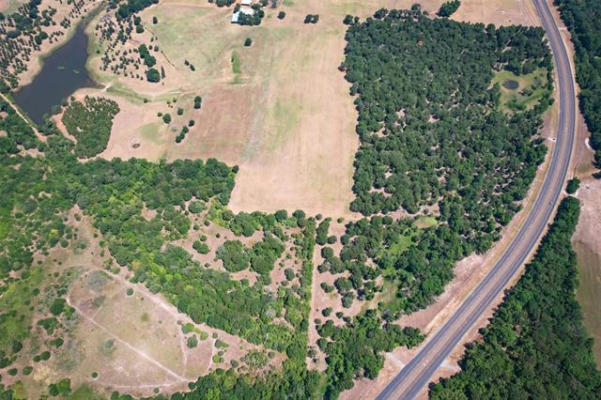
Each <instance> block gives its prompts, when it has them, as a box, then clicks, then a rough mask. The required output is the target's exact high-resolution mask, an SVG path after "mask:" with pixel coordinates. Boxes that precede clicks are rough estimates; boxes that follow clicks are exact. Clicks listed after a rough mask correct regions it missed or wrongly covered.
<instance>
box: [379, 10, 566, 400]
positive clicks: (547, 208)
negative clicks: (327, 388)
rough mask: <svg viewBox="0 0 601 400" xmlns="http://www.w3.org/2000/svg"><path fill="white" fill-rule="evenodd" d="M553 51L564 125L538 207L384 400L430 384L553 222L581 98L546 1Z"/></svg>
mask: <svg viewBox="0 0 601 400" xmlns="http://www.w3.org/2000/svg"><path fill="white" fill-rule="evenodd" d="M533 1H534V4H535V6H536V10H537V12H538V14H539V16H540V19H541V22H542V25H543V28H544V29H545V31H546V32H547V37H548V39H549V44H550V45H551V49H552V50H553V56H554V59H555V67H556V72H557V74H558V79H559V87H558V88H557V90H559V122H558V126H557V128H558V131H557V141H556V143H555V147H554V150H553V155H552V159H551V163H550V165H549V169H548V171H547V174H546V176H545V180H544V182H543V185H542V187H541V189H540V192H539V194H538V197H537V198H536V201H535V203H534V206H533V207H532V209H531V210H530V213H529V214H528V217H527V219H526V221H525V223H524V225H523V226H522V228H521V229H520V231H519V232H518V234H517V235H516V237H515V238H514V239H513V241H512V242H511V244H510V245H509V247H508V248H507V249H506V251H505V253H504V254H503V255H502V256H501V258H500V259H499V260H498V261H497V263H496V264H495V265H494V267H493V268H492V269H491V271H490V272H489V273H488V274H487V275H486V277H485V278H484V279H483V280H482V281H481V282H480V284H479V285H478V286H477V287H476V288H475V289H474V291H473V292H472V293H471V294H470V295H469V296H468V297H467V299H466V300H465V301H464V302H463V304H462V305H461V306H460V307H459V309H457V311H456V312H455V313H454V314H453V315H452V316H451V318H450V319H449V320H448V321H447V322H446V323H445V324H444V326H443V327H442V328H440V329H439V330H438V331H437V332H436V334H435V335H434V336H432V337H431V338H430V339H429V341H428V342H427V343H426V344H425V346H424V347H423V348H422V349H421V350H420V352H419V353H418V354H417V355H416V356H415V357H414V358H413V360H411V362H409V363H408V364H407V365H406V366H405V367H404V368H403V369H402V370H401V372H399V374H398V375H397V376H396V377H395V378H394V379H393V380H392V381H391V382H390V383H389V384H388V386H387V387H386V388H385V389H384V390H383V391H382V392H381V393H380V395H379V396H378V399H379V400H384V399H403V400H405V399H407V400H410V399H413V398H415V397H416V396H417V395H418V394H419V392H420V391H421V390H422V389H423V388H424V386H425V385H426V384H428V382H430V380H431V378H432V375H433V374H434V372H435V371H436V370H437V369H438V367H439V366H440V364H441V363H442V362H443V361H444V360H445V359H446V358H447V357H448V356H449V354H451V352H452V351H453V349H454V348H455V346H457V344H458V343H459V341H460V340H461V338H462V337H463V336H464V335H465V334H466V333H467V332H468V330H469V329H470V328H472V327H473V325H474V324H475V323H476V321H477V320H478V318H480V316H481V315H482V314H483V312H484V311H485V310H486V309H487V308H488V307H490V305H491V303H492V302H493V300H494V299H495V298H496V297H497V296H498V295H499V293H501V291H502V290H503V288H504V287H505V286H506V285H507V283H508V282H509V280H510V279H511V278H512V277H513V276H514V275H515V274H516V272H517V271H518V269H519V268H520V266H521V265H523V263H524V261H525V260H526V257H528V255H529V254H530V253H531V251H532V250H533V249H534V248H535V246H536V244H537V242H538V239H539V238H540V236H541V235H542V233H543V231H544V229H545V227H546V225H547V223H548V222H549V220H550V218H551V216H552V214H553V210H554V209H555V206H556V205H557V202H558V200H559V196H560V194H561V192H562V188H563V184H564V182H565V179H566V176H567V173H568V167H569V164H570V157H571V154H572V146H573V143H574V135H575V125H576V98H575V92H574V81H573V77H572V68H571V66H570V60H569V58H568V53H567V50H566V48H565V46H564V43H563V40H562V38H561V34H560V33H559V28H558V27H557V25H556V24H555V20H554V19H553V16H552V14H551V11H550V9H549V5H548V4H547V0H533Z"/></svg>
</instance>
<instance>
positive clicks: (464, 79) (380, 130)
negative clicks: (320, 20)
mask: <svg viewBox="0 0 601 400" xmlns="http://www.w3.org/2000/svg"><path fill="white" fill-rule="evenodd" d="M345 22H346V23H347V24H349V25H350V27H349V29H348V32H347V34H346V38H347V41H348V44H347V47H346V51H345V52H346V58H345V60H344V62H343V63H342V65H341V66H340V69H341V70H342V71H344V72H345V74H346V78H347V79H348V80H349V82H351V83H352V86H351V94H352V95H355V105H356V107H357V110H358V111H359V119H358V123H357V133H358V134H359V137H360V139H361V146H360V148H359V151H358V153H357V155H356V159H355V175H354V180H355V183H354V186H353V190H354V191H355V193H356V198H355V200H354V201H353V203H352V204H351V208H352V209H353V210H355V211H360V212H361V213H363V214H364V215H366V216H371V217H370V218H365V219H363V220H360V221H357V222H353V223H349V224H347V226H346V233H345V235H343V236H342V237H341V243H342V244H343V245H344V247H343V249H342V250H341V251H340V254H339V255H336V254H334V252H333V251H332V249H331V248H328V247H326V248H324V249H322V256H323V258H324V260H325V261H324V263H323V264H322V265H320V266H319V269H320V271H321V272H326V271H329V272H331V273H333V274H341V273H343V272H344V273H350V277H345V276H340V278H339V279H337V281H336V283H335V287H336V289H337V290H338V292H339V294H340V295H341V297H342V301H343V305H345V306H349V305H350V304H352V302H353V299H355V298H356V299H360V300H370V299H372V298H373V297H374V296H375V295H376V293H378V292H380V291H382V290H383V287H382V285H378V284H376V278H378V277H379V276H380V275H383V276H384V278H385V279H386V280H387V281H389V282H392V284H393V287H394V290H396V293H397V295H396V296H395V298H394V299H393V300H391V301H388V302H386V303H380V304H379V305H378V306H379V309H380V311H381V312H382V316H383V317H384V318H386V319H388V320H394V319H396V318H398V317H399V316H400V315H401V314H403V313H410V312H413V311H416V310H417V309H420V308H423V307H425V306H427V305H428V304H430V303H431V302H432V300H433V299H434V297H435V296H436V295H438V294H440V293H441V292H442V290H443V288H444V286H445V284H446V283H447V282H448V281H449V280H450V279H451V278H452V275H453V272H452V269H453V265H454V263H455V262H456V261H457V260H459V259H461V258H463V257H465V256H467V255H469V254H471V253H473V252H484V251H486V250H487V249H488V248H490V246H491V245H492V243H493V242H494V241H495V240H497V239H498V237H499V234H500V230H501V229H502V227H503V226H505V225H506V224H507V223H508V222H509V221H510V220H511V218H512V216H513V215H514V214H515V212H517V211H518V210H519V209H520V200H522V199H523V198H524V195H525V194H526V191H527V189H528V187H529V185H530V183H531V182H532V179H533V178H534V175H535V173H536V169H537V166H538V165H539V164H540V162H541V161H542V160H543V158H544V155H545V150H546V147H545V146H544V145H543V143H542V139H541V138H539V137H537V133H538V130H539V128H540V127H541V125H542V114H543V112H544V111H545V110H546V109H547V108H548V106H549V104H550V103H551V101H552V100H551V97H550V93H551V91H550V89H551V81H552V80H551V79H549V80H548V82H549V83H548V88H547V89H548V90H547V93H546V95H545V96H544V97H543V98H542V100H541V101H540V102H539V103H538V104H535V105H534V106H533V107H530V108H527V109H524V110H522V111H516V112H513V113H505V112H504V111H503V110H502V109H501V107H500V102H499V101H500V100H499V96H500V95H499V90H500V89H499V87H498V85H491V81H492V79H493V76H494V74H495V72H497V71H503V70H510V71H512V72H513V73H514V74H517V75H519V74H522V73H530V72H532V71H533V70H536V69H543V70H546V73H547V75H548V74H550V73H551V67H552V66H551V61H550V60H551V58H550V57H551V56H550V52H549V49H548V47H547V45H546V43H545V41H544V40H543V34H544V32H543V30H542V29H540V28H524V27H502V28H495V27H494V26H492V25H489V26H484V25H482V24H465V23H458V22H454V21H450V20H448V19H432V18H429V17H427V16H426V15H424V14H423V13H422V12H421V10H420V8H419V6H414V7H413V9H412V10H410V11H397V10H393V11H388V10H385V9H382V10H379V11H377V12H376V13H375V14H374V18H368V19H367V20H366V21H365V22H361V23H360V22H357V20H353V19H352V18H346V19H345ZM399 209H400V210H401V211H402V213H401V216H402V215H407V217H406V218H401V219H398V218H393V217H392V216H391V215H393V214H390V215H388V214H389V213H393V212H398V210H399ZM408 213H410V214H417V215H424V214H425V215H431V216H432V217H433V218H432V219H433V220H434V223H433V224H430V225H429V226H427V227H424V228H420V229H416V226H415V223H416V221H418V219H419V218H418V219H415V218H413V217H412V216H411V215H410V214H408ZM383 214H384V215H383ZM374 265H375V266H377V268H374V267H373V266H374ZM322 289H323V290H324V291H326V292H328V291H331V290H333V288H332V287H328V286H326V287H323V288H322Z"/></svg>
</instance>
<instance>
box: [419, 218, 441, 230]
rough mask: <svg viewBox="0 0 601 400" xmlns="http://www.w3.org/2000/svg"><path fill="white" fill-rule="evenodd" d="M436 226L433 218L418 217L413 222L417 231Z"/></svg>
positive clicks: (436, 223) (436, 222)
mask: <svg viewBox="0 0 601 400" xmlns="http://www.w3.org/2000/svg"><path fill="white" fill-rule="evenodd" d="M436 225H438V221H436V218H434V217H426V216H423V217H419V218H417V219H416V220H415V227H416V228H418V229H426V228H431V227H433V226H436Z"/></svg>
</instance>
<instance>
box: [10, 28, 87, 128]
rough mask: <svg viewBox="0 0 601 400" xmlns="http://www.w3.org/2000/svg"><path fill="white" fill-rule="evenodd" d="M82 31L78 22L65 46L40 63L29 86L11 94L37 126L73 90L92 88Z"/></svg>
mask: <svg viewBox="0 0 601 400" xmlns="http://www.w3.org/2000/svg"><path fill="white" fill-rule="evenodd" d="M84 29H85V23H83V22H82V23H80V24H79V26H78V27H77V28H76V29H75V32H74V34H73V36H72V37H71V38H70V39H69V40H68V41H67V43H65V44H64V45H62V46H61V47H59V48H58V49H56V50H55V51H54V52H52V53H51V54H50V55H49V56H48V57H46V58H45V59H44V64H43V66H42V70H41V71H40V73H39V74H38V75H36V77H35V78H34V80H33V82H31V83H30V84H29V85H27V86H25V87H23V88H21V89H20V90H19V91H18V92H16V93H14V94H13V98H14V99H15V102H16V103H17V104H18V105H19V107H21V109H23V110H24V111H25V112H26V113H27V115H29V117H30V118H31V119H32V120H33V121H34V122H36V123H37V124H42V123H43V122H44V114H50V111H51V110H52V106H54V105H58V104H60V103H61V102H62V101H63V99H66V98H68V97H69V96H70V95H72V94H73V92H75V91H76V90H77V89H79V88H82V87H93V86H94V85H95V84H94V81H92V79H91V78H90V76H89V75H88V71H87V70H86V61H87V59H88V36H87V35H86V33H85V31H84Z"/></svg>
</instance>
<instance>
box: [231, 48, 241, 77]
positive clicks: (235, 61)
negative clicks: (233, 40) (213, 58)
mask: <svg viewBox="0 0 601 400" xmlns="http://www.w3.org/2000/svg"><path fill="white" fill-rule="evenodd" d="M232 72H233V73H234V74H240V73H242V61H241V60H240V56H239V55H238V53H237V52H236V51H233V52H232Z"/></svg>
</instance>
